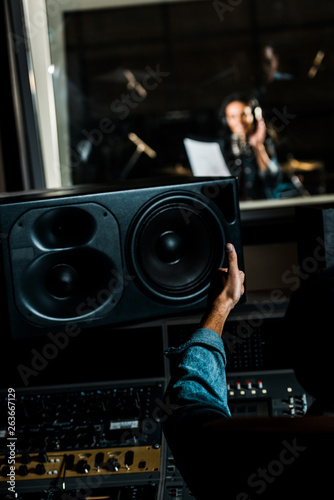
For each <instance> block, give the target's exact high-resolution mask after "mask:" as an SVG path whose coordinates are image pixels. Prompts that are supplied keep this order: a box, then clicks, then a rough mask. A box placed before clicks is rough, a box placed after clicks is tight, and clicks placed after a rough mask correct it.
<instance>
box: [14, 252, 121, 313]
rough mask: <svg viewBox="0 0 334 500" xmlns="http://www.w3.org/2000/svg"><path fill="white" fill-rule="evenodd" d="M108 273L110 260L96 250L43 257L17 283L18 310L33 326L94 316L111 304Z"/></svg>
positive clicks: (55, 253)
mask: <svg viewBox="0 0 334 500" xmlns="http://www.w3.org/2000/svg"><path fill="white" fill-rule="evenodd" d="M112 269H113V263H112V261H111V259H109V258H108V257H107V256H106V255H105V254H103V253H102V252H99V251H97V250H91V249H87V248H86V249H84V248H83V249H77V250H63V251H62V252H49V253H47V254H44V255H42V256H41V257H39V258H38V259H35V260H34V261H33V262H32V263H31V265H30V266H29V267H28V269H27V270H26V272H25V274H24V277H23V279H22V281H21V290H20V297H21V300H22V305H23V306H24V307H21V310H23V311H25V314H26V315H27V317H29V316H31V315H33V316H34V321H35V322H36V321H38V318H40V320H41V321H42V322H43V321H44V320H45V319H52V320H55V319H56V320H57V321H64V320H69V319H79V318H80V319H83V318H84V317H86V316H87V317H89V316H91V315H95V314H97V313H99V311H100V310H103V309H104V308H106V307H107V308H109V307H110V306H111V305H112V303H113V301H115V296H114V285H115V284H116V282H115V278H114V277H113V274H112ZM31 283H34V286H31Z"/></svg>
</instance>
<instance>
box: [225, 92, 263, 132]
mask: <svg viewBox="0 0 334 500" xmlns="http://www.w3.org/2000/svg"><path fill="white" fill-rule="evenodd" d="M234 101H239V102H242V103H243V104H246V106H250V108H251V110H252V115H253V116H254V122H255V123H256V122H257V121H258V120H259V119H260V118H262V109H261V107H260V103H259V101H258V100H257V99H255V98H254V97H250V96H248V95H247V94H244V93H241V92H240V93H234V94H230V95H228V96H227V97H226V98H225V99H224V100H223V102H222V104H221V106H220V108H219V111H218V118H219V121H220V122H221V123H222V124H223V125H224V127H228V124H227V119H226V113H225V110H226V108H227V106H228V105H229V104H230V103H231V102H234Z"/></svg>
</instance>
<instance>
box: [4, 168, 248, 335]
mask: <svg viewBox="0 0 334 500" xmlns="http://www.w3.org/2000/svg"><path fill="white" fill-rule="evenodd" d="M236 182H237V181H236V179H235V178H233V177H231V178H230V177H228V178H217V179H202V178H189V179H186V180H183V181H182V182H180V180H179V181H175V182H172V181H169V182H168V183H165V184H164V185H161V184H159V185H150V186H142V185H140V186H139V187H138V186H135V185H130V184H123V185H119V186H117V187H116V186H113V187H112V188H108V189H107V188H106V187H104V188H103V189H98V188H96V187H95V188H91V189H90V190H88V189H83V188H79V187H77V188H70V189H68V190H66V189H64V190H56V191H48V190H47V191H46V192H43V193H39V194H35V195H25V196H20V197H18V198H16V197H14V196H7V197H4V198H3V199H2V201H1V203H0V224H1V226H0V232H1V243H2V256H1V258H2V274H3V276H2V278H3V279H2V281H3V284H4V285H2V288H3V289H4V290H3V291H4V292H5V298H4V299H3V300H2V304H4V303H6V305H7V310H8V322H9V329H10V335H11V337H12V338H13V339H18V338H24V337H29V336H37V335H40V334H43V333H45V332H49V331H55V330H59V329H62V328H66V327H67V328H71V327H73V328H74V326H75V325H78V326H80V328H84V327H87V328H88V327H89V328H91V327H93V326H94V327H95V326H100V325H124V324H128V323H133V322H141V321H143V320H145V321H146V320H151V319H154V318H163V317H170V316H176V315H187V314H188V313H197V312H200V311H202V310H203V309H204V307H205V305H206V296H207V291H208V286H209V283H210V280H211V276H212V273H213V272H214V271H215V270H216V269H217V268H218V267H221V266H223V265H225V264H226V262H225V260H226V258H225V251H224V245H225V243H226V242H228V241H230V242H232V243H233V244H234V245H235V247H236V249H237V253H238V258H239V266H240V267H241V269H243V252H242V245H241V236H240V219H239V204H238V196H237V184H236Z"/></svg>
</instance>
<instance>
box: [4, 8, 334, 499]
mask: <svg viewBox="0 0 334 500" xmlns="http://www.w3.org/2000/svg"><path fill="white" fill-rule="evenodd" d="M333 19H334V9H333V6H332V3H331V2H330V0H320V1H318V2H317V4H316V5H314V4H313V3H312V2H306V3H305V2H302V1H299V0H290V1H288V0H280V1H278V2H266V1H265V0H243V1H242V2H236V1H232V0H227V1H223V2H222V1H216V0H215V1H207V0H165V1H159V0H156V1H155V0H152V1H149V0H126V1H121V0H5V1H4V2H3V5H2V7H1V28H2V29H1V30H0V31H1V51H2V58H1V60H2V62H3V71H2V84H3V87H2V88H3V93H2V97H3V107H2V112H1V163H0V243H1V246H0V248H1V253H0V317H1V328H0V335H1V356H2V359H1V376H0V381H1V387H0V409H1V411H0V498H3V499H5V500H9V499H12V498H15V499H20V500H32V499H33V500H42V499H43V500H58V499H59V500H60V499H72V498H73V499H74V498H77V499H85V500H90V499H102V498H103V499H112V500H114V499H115V500H116V499H117V500H169V499H172V498H174V499H178V500H194V498H195V497H194V496H193V493H192V491H191V489H190V488H189V486H188V484H187V483H186V482H185V480H184V478H183V477H182V475H181V473H180V471H179V469H178V467H177V465H176V463H175V459H174V456H173V453H172V451H171V450H170V448H169V447H168V445H167V442H166V439H165V436H164V433H163V431H162V424H163V422H164V421H165V420H166V418H168V415H169V412H170V409H169V408H168V406H166V404H165V402H164V392H165V389H166V387H167V384H168V381H169V379H170V376H171V366H170V364H169V361H168V360H167V358H166V356H165V354H164V352H165V350H166V349H167V348H168V347H171V346H179V345H181V344H183V343H184V342H186V341H187V340H189V338H190V337H191V335H192V334H193V333H194V331H195V330H196V329H197V328H198V325H199V322H200V320H201V318H202V315H203V313H204V311H205V308H206V305H207V297H208V290H209V286H210V282H211V278H212V276H213V274H214V272H215V271H216V269H217V268H219V267H225V266H226V263H227V255H226V252H225V244H226V243H227V242H232V243H233V244H234V246H235V248H236V251H237V255H238V263H239V266H240V268H241V269H242V270H244V271H245V275H246V281H245V295H244V297H243V298H242V299H241V300H240V302H239V303H238V305H237V306H236V307H235V309H234V310H233V311H232V312H231V314H230V316H229V318H228V320H227V323H226V325H225V330H224V334H223V339H224V343H225V351H226V356H227V366H226V371H227V393H228V404H229V408H230V410H231V414H232V421H231V428H230V431H229V439H230V444H231V441H233V440H234V439H235V443H236V442H238V446H239V445H240V440H241V439H240V436H241V435H242V434H240V433H242V432H245V431H246V430H248V431H249V430H250V429H253V430H254V433H253V441H254V440H255V437H256V439H258V443H260V442H261V443H263V442H264V440H265V439H266V438H265V437H264V435H266V434H263V433H261V432H262V431H263V429H260V430H259V428H258V426H259V422H262V421H263V420H265V419H270V422H274V423H275V422H279V423H280V424H279V425H280V426H282V427H279V428H278V429H277V428H276V431H275V432H276V433H277V435H278V436H279V439H281V441H280V443H279V444H280V445H281V446H280V448H278V452H277V448H273V449H272V450H273V451H272V453H273V455H272V456H271V458H270V453H269V455H267V456H266V459H265V460H264V463H263V467H264V468H265V470H266V471H267V475H264V474H262V475H259V474H260V473H259V471H258V469H256V470H253V471H252V472H253V474H252V475H250V476H249V477H248V479H249V481H248V483H247V484H246V487H247V490H246V489H244V488H242V487H241V486H240V492H239V497H238V498H239V500H241V499H244V500H246V499H251V498H265V494H267V493H268V490H269V493H270V491H273V492H274V491H275V485H276V486H277V485H278V484H279V483H280V481H281V480H282V479H283V480H284V478H286V480H287V481H288V479H289V478H290V477H293V471H294V470H295V469H294V465H291V467H290V464H288V463H285V462H282V461H279V460H278V459H277V456H280V457H283V456H284V457H285V456H286V454H287V453H290V454H291V453H292V452H291V449H292V448H291V446H290V448H289V444H288V445H287V446H288V448H287V447H285V448H284V446H283V445H282V443H283V444H284V443H285V444H286V443H287V442H288V443H290V444H291V442H293V440H292V438H291V436H292V434H291V432H292V431H291V430H289V425H292V426H294V425H295V424H296V422H303V424H304V422H307V420H305V419H306V414H307V413H308V412H309V411H310V408H311V407H312V405H313V404H314V402H315V398H314V395H313V394H311V392H309V391H308V390H307V389H305V387H304V386H303V385H302V383H301V381H300V379H299V378H298V377H297V375H296V372H295V370H294V367H293V366H292V361H291V358H290V357H289V356H288V355H287V354H288V353H287V346H286V343H285V342H282V338H284V335H283V334H284V328H285V327H284V325H285V323H284V321H285V315H286V311H287V308H288V305H289V303H290V300H291V297H292V296H293V294H294V292H295V291H296V290H298V288H299V286H300V285H301V283H302V282H303V281H307V279H308V277H310V276H311V275H313V274H314V273H317V272H318V271H321V270H323V269H325V268H328V267H331V266H332V265H334V260H333V251H332V248H333V238H334V219H333V213H334V212H333V210H334V185H333V178H334V177H333V164H332V158H333V144H332V140H331V138H332V135H333V124H334V120H333V86H332V78H333V73H334V61H333V56H332V54H333V53H334V52H333V50H332V49H333V40H334V38H333ZM269 42H270V43H269ZM264 44H268V45H270V47H275V50H274V51H273V52H272V56H273V57H274V56H275V58H276V59H275V60H276V62H277V64H278V68H276V72H275V77H274V80H273V81H271V82H269V81H268V80H263V79H261V68H262V66H261V64H260V59H259V57H260V56H259V54H260V52H259V51H260V48H261V47H262V46H263V45H264ZM277 47H278V49H279V50H278V52H279V58H278V55H277V53H278V52H277V51H276V48H277ZM268 57H269V56H267V60H266V64H267V66H268V65H269V59H268ZM235 90H242V91H246V90H247V91H248V92H249V91H252V93H253V94H254V95H256V99H257V100H256V102H259V103H260V105H261V109H262V113H263V116H264V117H265V118H266V120H267V123H269V124H270V127H271V130H272V131H273V134H274V135H273V137H274V138H275V141H277V142H276V143H275V144H277V158H278V162H279V165H280V168H281V169H282V175H283V181H282V183H281V184H280V188H281V189H280V190H279V191H276V194H275V197H273V198H272V199H243V198H241V197H240V192H239V177H238V175H236V174H235V171H228V170H224V169H223V170H222V171H221V173H220V170H219V169H220V168H222V167H221V165H223V164H224V165H223V166H224V168H227V169H228V168H229V167H230V165H229V164H228V161H225V160H224V157H223V156H220V155H221V152H220V150H218V148H217V144H218V143H219V138H220V135H219V134H220V132H221V125H222V124H221V122H220V118H219V112H218V111H219V109H220V106H221V103H222V101H223V98H224V97H225V96H227V95H229V94H231V93H232V92H234V91H235ZM186 139H190V142H191V141H192V140H193V141H194V145H195V146H196V147H200V150H201V153H203V157H202V156H196V157H195V160H198V159H200V161H199V162H196V165H197V163H199V166H200V168H202V167H203V175H202V174H201V175H197V173H196V172H195V169H194V163H193V158H192V156H191V155H190V154H189V150H187V148H186V144H188V143H187V141H186V142H185V140H186ZM206 147H207V148H208V149H207V151H208V150H210V155H211V157H210V158H211V163H210V161H208V158H207V156H205V155H204V152H205V148H206ZM197 151H199V150H197ZM196 154H197V155H199V153H196ZM212 158H214V160H215V161H213V160H212ZM212 169H213V170H212ZM217 169H218V170H217ZM213 172H214V174H213ZM217 172H218V174H217ZM226 172H227V173H228V175H226ZM306 313H307V311H305V314H306ZM282 332H283V333H282ZM297 357H298V354H297ZM275 419H276V420H275ZM282 422H283V424H282ZM285 422H286V426H285ZM291 422H292V424H291ZM329 422H330V424H329V425H328V427H323V428H322V430H321V432H320V429H319V426H318V424H317V425H316V426H315V427H313V428H312V427H311V428H307V429H306V433H310V434H312V435H313V434H314V433H315V430H314V429H315V428H316V431H317V432H320V434H321V436H322V439H323V437H324V436H325V438H326V439H327V437H328V440H330V439H332V430H333V427H332V426H331V420H330V421H329ZM229 425H230V424H229ZM304 425H306V424H304ZM282 429H283V430H282ZM303 429H304V428H303ZM281 431H282V432H281ZM220 432H221V428H219V427H217V436H218V435H219V433H220ZM286 432H288V434H285V433H286ZM233 433H235V434H233ZM286 436H289V437H288V438H287V437H286ZM316 436H317V434H316ZM217 439H218V438H217ZM194 440H196V436H194ZM195 442H196V441H195ZM217 442H218V441H217ZM298 443H299V441H298ZM282 446H283V448H282ZM232 447H233V444H232ZM282 450H283V451H282ZM284 450H285V451H284ZM286 450H290V452H289V451H288V452H287V451H286ZM292 450H293V449H292ZM294 450H295V454H297V451H296V447H295V448H294ZM221 452H222V451H221V450H218V455H219V453H221ZM235 452H236V448H235V449H234V451H233V453H235ZM276 452H277V453H281V455H277V453H276ZM275 453H276V454H275ZM310 455H311V453H310ZM231 456H233V457H235V455H233V454H231ZM305 456H306V455H305ZM268 457H269V458H268ZM295 458H296V456H295ZM314 458H315V457H314V456H312V457H310V460H309V462H310V463H312V460H314ZM322 459H323V457H322ZM213 460H214V458H213V457H212V456H209V455H206V456H201V457H198V470H196V471H194V474H203V475H204V477H205V472H206V470H207V468H210V464H211V463H212V461H213ZM295 462H296V463H298V460H296V461H295ZM327 462H328V465H330V459H329V458H328V460H327ZM291 463H292V462H291ZM300 463H302V462H300ZM282 464H283V465H282ZM261 470H262V469H261ZM326 470H327V469H326ZM257 474H258V475H257ZM231 477H232V476H231ZM306 479H307V480H308V479H310V478H306ZM230 480H231V478H230ZM222 481H223V484H224V490H225V493H226V495H227V496H226V497H225V496H224V497H223V496H222V498H230V497H229V496H228V478H224V477H223V473H222ZM318 481H319V482H320V481H321V478H320V477H319V479H318ZM306 483H307V481H306ZM312 484H313V483H312ZM319 484H320V483H319ZM294 488H295V486H293V489H292V491H291V492H290V493H291V494H296V495H297V490H296V489H294ZM304 488H305V484H304ZM290 493H289V495H290ZM273 495H274V493H273ZM297 497H298V496H297ZM272 498H274V496H272ZM286 498H290V496H288V493H287V496H286Z"/></svg>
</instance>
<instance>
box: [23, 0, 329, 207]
mask: <svg viewBox="0 0 334 500" xmlns="http://www.w3.org/2000/svg"><path fill="white" fill-rule="evenodd" d="M24 3H25V10H26V13H29V19H28V18H27V19H28V21H29V26H28V27H29V31H30V39H31V40H30V47H31V50H32V58H33V61H35V83H36V92H37V96H38V92H39V85H41V86H42V83H43V81H44V88H45V92H46V93H47V97H45V98H44V104H46V105H47V107H48V109H49V113H48V114H49V118H48V120H49V123H51V125H50V126H48V127H43V124H42V123H41V134H42V135H43V134H49V135H50V136H51V137H52V138H53V140H52V142H51V144H52V148H56V149H57V158H56V159H55V155H53V157H52V158H49V161H50V162H51V163H53V165H51V167H50V168H54V162H56V163H57V166H58V168H59V171H60V175H61V184H62V185H63V186H66V185H77V184H87V183H88V184H92V183H93V184H94V183H108V184H110V183H113V182H116V181H118V180H120V179H121V180H131V179H134V178H135V179H138V178H139V179H142V178H144V179H146V178H150V177H166V176H180V178H181V177H182V176H185V175H186V176H192V175H194V173H193V170H192V165H191V164H190V162H189V157H188V155H187V152H186V150H185V146H184V139H185V138H193V139H195V140H197V141H205V142H218V143H219V144H221V140H222V136H223V129H224V120H223V119H222V116H221V105H222V102H223V101H224V99H225V98H226V97H227V96H229V95H230V94H231V93H235V92H242V93H247V94H248V95H250V96H251V97H252V98H253V99H254V102H255V103H257V106H256V107H260V108H261V109H262V116H263V117H264V119H265V123H266V126H267V130H269V131H270V133H271V137H272V139H273V144H274V148H275V156H276V157H277V161H278V163H279V168H280V172H281V174H282V175H281V180H280V187H279V189H278V190H276V192H275V194H274V196H271V197H270V198H271V199H268V198H267V197H266V196H254V197H246V198H245V199H244V200H243V199H241V206H242V208H243V209H245V210H247V209H248V208H252V209H253V208H260V209H262V208H265V207H267V206H270V207H272V206H286V205H289V206H291V205H292V206H294V205H295V204H300V203H310V202H312V203H314V202H318V201H321V202H322V201H332V200H334V197H333V193H334V167H333V162H332V157H333V144H334V143H333V140H332V137H333V132H334V113H333V109H334V107H333V105H334V100H333V98H334V88H333V84H332V82H333V76H334V56H333V54H334V51H333V45H334V23H333V21H334V4H333V2H332V1H331V0H318V2H312V1H311V0H306V1H305V0H277V1H275V2H268V1H267V0H225V1H222V0H213V1H206V0H184V1H178V0H169V1H157V0H154V1H153V0H152V1H149V0H147V1H142V0H139V1H135V0H132V1H128V0H126V1H120V0H29V1H28V0H24ZM40 30H42V31H43V30H44V32H47V38H48V42H49V47H48V50H49V52H48V53H47V54H43V57H42V58H41V54H40V51H41V48H40V46H39V44H38V43H36V42H37V40H38V37H37V34H35V35H34V33H39V31H40ZM36 61H39V63H38V64H37V62H36ZM43 61H44V67H43ZM50 78H51V81H52V88H51V87H50V86H48V85H47V83H48V82H50ZM41 88H42V87H41ZM41 98H42V97H41ZM50 109H51V111H50ZM40 113H41V115H42V111H41V109H40ZM46 144H47V142H46ZM226 161H227V160H226ZM227 166H228V167H230V165H229V163H228V161H227ZM46 168H49V167H48V165H46ZM230 170H231V173H232V175H234V174H235V170H233V169H230Z"/></svg>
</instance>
